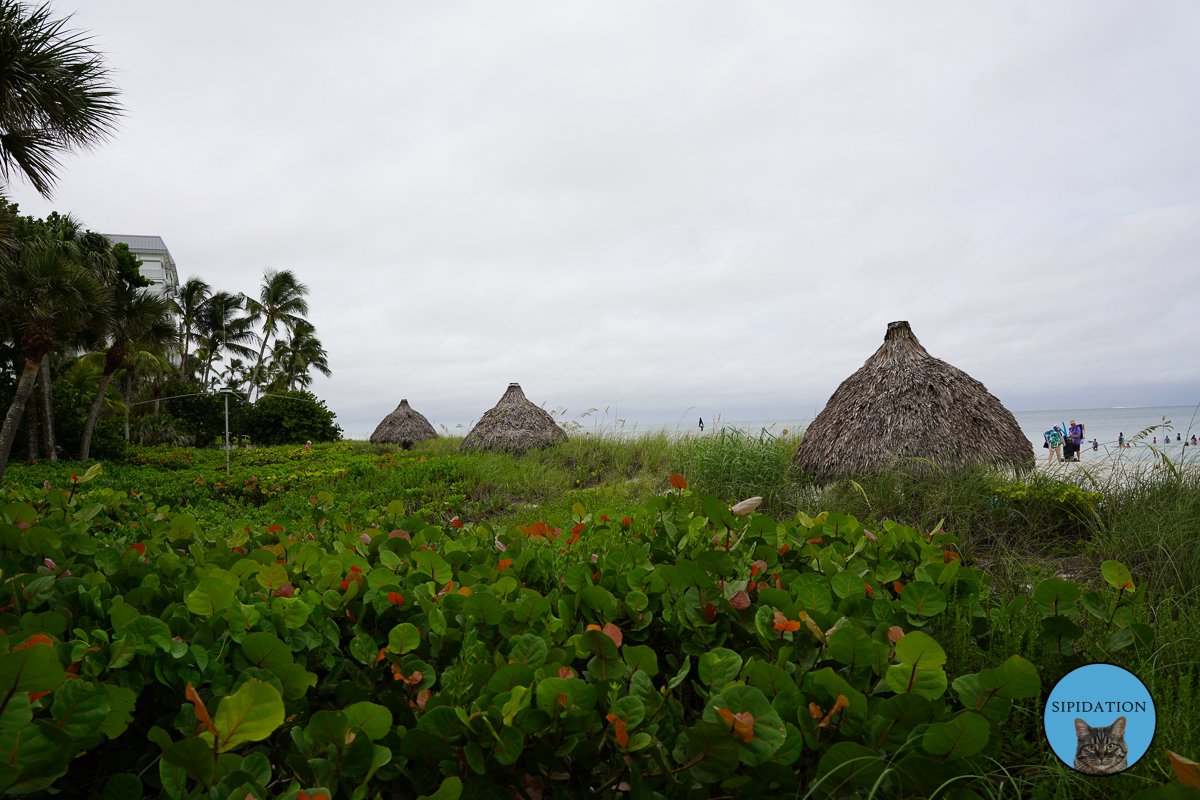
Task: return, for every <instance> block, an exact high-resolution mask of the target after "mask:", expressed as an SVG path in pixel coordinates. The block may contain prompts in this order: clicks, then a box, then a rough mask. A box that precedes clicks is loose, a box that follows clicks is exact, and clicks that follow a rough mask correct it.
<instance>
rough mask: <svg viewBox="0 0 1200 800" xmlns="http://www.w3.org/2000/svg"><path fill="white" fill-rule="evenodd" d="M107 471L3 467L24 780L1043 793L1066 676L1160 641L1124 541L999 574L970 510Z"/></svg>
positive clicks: (14, 698)
mask: <svg viewBox="0 0 1200 800" xmlns="http://www.w3.org/2000/svg"><path fill="white" fill-rule="evenodd" d="M301 452H302V451H301ZM97 471H98V470H93V471H92V472H90V473H89V474H88V475H85V476H83V478H82V479H81V480H79V481H78V482H72V483H71V484H70V485H68V486H66V487H61V488H57V487H52V488H51V489H50V490H49V491H48V492H47V491H46V490H44V489H43V488H42V487H40V486H39V487H37V488H36V489H23V488H14V489H10V490H8V491H7V492H6V493H5V495H4V496H2V497H0V569H3V575H4V576H5V584H4V586H5V589H6V592H7V591H9V590H11V592H12V594H11V597H12V604H11V605H10V606H9V607H8V608H7V609H5V610H4V611H3V612H0V628H3V630H4V631H5V633H4V634H0V696H2V697H4V698H6V701H5V704H4V705H3V706H0V731H9V732H11V731H17V730H20V731H22V734H21V735H20V736H19V737H17V736H15V735H14V734H12V733H9V734H5V735H2V736H0V755H3V759H2V760H0V787H3V788H4V789H5V790H7V791H9V792H13V791H20V792H25V793H29V792H37V791H42V790H46V789H49V788H50V787H53V788H54V789H55V790H60V789H61V790H65V791H67V792H69V793H71V794H79V795H81V796H82V794H84V793H85V792H88V791H89V789H88V788H87V787H103V790H102V794H103V795H104V796H105V797H122V798H124V797H129V798H138V797H143V796H165V797H168V798H172V800H181V799H182V798H184V797H194V796H207V797H209V798H213V799H215V800H230V799H232V800H240V799H241V798H244V797H246V796H247V795H249V796H253V797H255V798H258V799H259V800H267V798H277V799H278V800H299V799H300V798H301V795H300V794H299V793H300V792H304V794H305V795H307V796H308V797H316V796H318V795H317V793H318V791H323V792H325V793H326V794H327V796H328V797H330V798H331V800H340V798H347V800H351V799H352V798H367V797H376V796H381V795H382V796H396V797H418V796H421V795H425V796H431V797H439V798H444V800H457V798H459V797H477V798H497V800H502V799H503V798H508V797H511V796H514V795H516V796H521V795H523V794H524V795H530V794H533V793H535V792H536V793H540V794H541V795H542V796H543V797H550V796H553V797H562V798H575V797H583V796H601V795H603V796H605V797H609V798H614V797H617V796H623V795H624V792H625V791H626V788H625V787H622V786H621V784H623V783H624V784H627V785H628V791H630V792H632V796H633V797H638V796H641V797H646V798H652V797H662V798H684V797H698V796H704V795H710V794H720V795H721V796H725V795H727V794H729V793H732V792H736V796H738V797H745V798H760V797H768V796H773V797H778V796H783V795H789V796H800V795H802V794H803V795H805V796H812V795H813V794H817V795H820V796H841V797H849V796H852V795H857V796H863V797H865V796H868V795H869V794H872V793H874V796H877V797H896V798H918V797H921V798H924V797H932V796H935V790H936V791H945V790H947V789H953V790H954V791H956V792H957V794H956V795H945V796H965V797H970V796H978V795H979V794H980V793H982V794H985V795H988V796H999V795H998V794H997V793H1001V794H1003V796H1017V794H1019V793H1021V789H1020V788H1018V787H1016V786H1015V782H1016V781H1017V780H1023V778H1021V777H1020V776H1019V775H1018V776H1014V774H1013V771H1011V770H1009V769H1008V764H1007V763H1006V761H1007V759H1008V758H1009V756H1008V754H1009V753H1011V752H1021V753H1025V752H1026V751H1027V749H1028V745H1027V744H1026V742H1029V741H1036V737H1037V725H1036V722H1035V718H1036V714H1035V713H1034V712H1036V711H1037V710H1038V709H1039V708H1040V705H1039V703H1040V701H1041V700H1043V699H1044V698H1045V695H1046V693H1047V692H1048V690H1049V688H1050V686H1052V685H1053V683H1054V681H1055V680H1056V678H1057V677H1059V676H1060V675H1062V674H1063V673H1064V672H1065V671H1066V670H1068V669H1070V668H1072V667H1073V666H1075V665H1078V664H1081V663H1085V662H1087V661H1091V660H1110V661H1122V660H1129V659H1130V658H1141V657H1147V656H1152V655H1153V654H1155V653H1157V652H1158V648H1159V647H1160V646H1163V645H1160V643H1159V642H1157V637H1156V634H1155V631H1154V630H1153V629H1152V628H1151V627H1149V626H1148V625H1147V624H1146V623H1145V621H1144V620H1145V619H1146V616H1145V613H1144V610H1143V609H1142V607H1141V600H1142V598H1143V596H1144V589H1142V588H1140V587H1139V588H1136V589H1135V587H1134V586H1133V578H1132V576H1131V575H1130V574H1129V573H1128V571H1126V570H1125V569H1124V567H1122V566H1121V565H1120V564H1117V563H1115V562H1114V563H1108V564H1105V566H1104V573H1103V578H1104V582H1105V583H1104V585H1103V586H1102V587H1097V588H1095V589H1092V590H1090V591H1087V592H1084V591H1083V590H1082V589H1081V588H1080V587H1079V586H1077V585H1076V584H1074V583H1073V582H1071V581H1067V580H1063V579H1061V578H1049V579H1046V580H1042V581H1039V582H1037V584H1036V585H1035V586H1034V587H1032V591H1031V593H1030V596H1020V597H1016V598H1001V597H996V596H994V595H993V594H992V592H991V589H990V584H989V580H988V577H987V575H986V574H984V573H983V572H981V571H980V570H979V569H977V568H974V567H971V566H969V565H967V564H965V563H964V562H963V561H962V560H961V558H960V557H959V556H958V553H957V548H958V541H957V539H956V538H955V537H954V536H951V535H949V534H946V533H944V532H942V531H934V532H931V533H921V532H920V531H918V530H916V529H913V528H908V527H906V526H903V525H899V524H896V523H886V524H883V525H881V526H879V527H877V529H876V530H875V531H870V530H867V529H866V528H864V527H863V525H862V524H861V523H859V522H858V521H857V520H855V519H854V518H852V517H849V516H846V515H844V514H821V515H818V516H817V517H815V518H812V517H807V516H804V515H798V518H797V519H796V520H795V521H792V522H784V523H779V522H776V521H775V520H773V519H770V518H769V517H766V516H761V515H757V514H749V515H746V516H734V515H733V514H732V513H731V509H730V508H729V507H728V506H726V505H725V504H724V503H722V502H721V501H720V500H718V499H717V498H715V497H711V496H709V497H699V496H691V497H689V496H688V494H689V493H687V492H686V491H685V490H684V489H682V488H681V489H680V490H679V491H676V492H672V493H670V494H669V495H667V496H660V497H655V498H653V499H652V500H651V501H650V502H648V503H647V504H646V506H645V507H643V508H640V509H637V510H635V511H633V512H632V513H631V514H630V515H629V516H628V517H624V518H621V519H617V518H616V517H615V516H613V515H611V514H610V513H608V512H605V511H601V510H599V509H594V510H592V511H590V512H589V511H588V510H587V509H585V508H583V507H582V506H577V507H576V508H575V509H573V513H574V517H573V518H572V519H569V520H566V521H561V522H560V521H551V522H550V523H548V524H546V523H535V524H532V525H528V526H524V525H522V526H516V527H513V528H508V527H504V526H491V525H472V524H467V525H465V526H460V525H459V524H457V523H455V524H450V525H444V526H442V525H433V524H430V522H429V521H428V520H427V519H426V518H425V517H424V516H423V515H420V514H411V513H409V511H408V510H407V509H406V507H405V504H404V503H403V502H401V501H398V500H397V501H394V502H391V503H388V504H387V505H386V506H384V507H371V508H362V507H359V508H357V509H351V508H341V507H339V506H338V504H337V502H336V499H335V497H334V495H333V494H332V493H330V492H326V491H319V492H316V493H315V494H314V495H313V496H312V497H311V499H310V501H309V502H308V504H307V506H306V508H304V509H302V510H300V509H298V510H297V513H296V515H295V516H293V517H292V518H290V519H286V520H280V521H279V522H278V523H277V524H271V525H268V524H262V525H257V524H253V523H249V522H248V521H246V520H230V521H226V522H217V523H206V522H204V521H201V520H198V519H197V518H196V517H195V516H193V515H190V514H187V513H181V512H176V511H172V510H171V509H169V508H167V507H165V506H162V505H159V504H158V503H157V502H156V501H155V499H154V498H152V497H149V496H147V495H146V494H145V493H141V492H138V493H130V494H126V493H124V492H114V491H113V490H111V489H108V488H105V489H99V490H93V491H91V492H87V493H85V492H84V490H85V489H86V488H87V486H86V482H87V481H89V480H92V479H95V478H96V473H97ZM693 504H698V505H699V508H701V509H702V510H703V514H697V513H692V512H688V511H686V510H685V509H686V508H687V507H690V506H692V505H693ZM1164 644H1165V643H1164ZM1016 649H1020V650H1021V653H1020V654H1017V653H1016V652H1014V651H1015V650H1016ZM1035 665H1036V666H1035ZM135 710H136V713H135ZM1150 760H1151V759H1150V758H1147V759H1146V761H1147V766H1146V767H1142V765H1140V764H1139V765H1138V766H1136V767H1135V768H1134V770H1131V772H1132V773H1135V774H1133V775H1123V776H1120V777H1118V778H1113V779H1109V780H1107V781H1105V782H1104V784H1103V788H1102V789H1096V791H1101V792H1111V795H1110V796H1122V797H1123V796H1129V795H1131V794H1132V793H1133V788H1131V787H1136V788H1141V787H1143V786H1145V785H1146V784H1147V780H1148V779H1150V780H1154V781H1155V782H1157V773H1155V772H1153V771H1152V770H1151V769H1150V765H1149V762H1150ZM634 787H638V788H636V789H635V788H634ZM939 787H942V788H940V789H939ZM1094 788H1095V787H1094V786H1093V784H1088V785H1087V786H1086V789H1087V790H1093V789H1094ZM972 793H974V794H972ZM1093 796H1095V795H1093Z"/></svg>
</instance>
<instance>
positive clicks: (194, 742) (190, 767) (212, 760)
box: [162, 737, 217, 786]
mask: <svg viewBox="0 0 1200 800" xmlns="http://www.w3.org/2000/svg"><path fill="white" fill-rule="evenodd" d="M162 757H163V761H166V762H167V763H168V764H172V765H174V766H176V767H179V768H180V769H182V770H183V771H184V772H186V773H187V775H188V777H189V778H192V779H194V780H198V781H200V782H201V783H202V784H204V785H205V786H211V785H212V781H213V776H214V775H215V774H216V769H217V758H216V755H215V754H214V753H213V751H212V747H211V746H210V745H209V744H208V742H206V741H204V740H203V739H200V738H198V737H197V738H194V739H182V740H180V741H178V742H175V744H173V745H171V746H170V747H168V748H167V749H166V750H164V751H163V755H162Z"/></svg>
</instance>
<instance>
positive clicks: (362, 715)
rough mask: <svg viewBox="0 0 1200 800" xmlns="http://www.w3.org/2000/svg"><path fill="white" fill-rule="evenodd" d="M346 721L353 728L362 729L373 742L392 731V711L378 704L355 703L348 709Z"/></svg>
mask: <svg viewBox="0 0 1200 800" xmlns="http://www.w3.org/2000/svg"><path fill="white" fill-rule="evenodd" d="M346 720H347V722H348V723H349V726H350V727H352V728H362V730H364V733H366V734H367V736H370V738H371V741H378V740H379V739H383V738H384V736H385V735H388V732H389V730H391V711H389V710H388V709H386V708H384V706H382V705H377V704H376V703H367V702H366V700H364V702H361V703H355V704H354V705H350V706H348V708H347V709H346Z"/></svg>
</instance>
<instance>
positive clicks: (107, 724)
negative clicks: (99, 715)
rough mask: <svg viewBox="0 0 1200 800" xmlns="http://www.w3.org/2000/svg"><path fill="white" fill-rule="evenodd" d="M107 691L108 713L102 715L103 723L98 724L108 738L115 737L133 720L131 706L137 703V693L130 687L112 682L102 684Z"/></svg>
mask: <svg viewBox="0 0 1200 800" xmlns="http://www.w3.org/2000/svg"><path fill="white" fill-rule="evenodd" d="M103 686H104V688H105V690H106V691H107V692H108V714H106V715H105V717H104V724H103V725H101V726H100V730H101V731H103V732H104V735H105V736H107V737H108V738H109V739H116V738H117V737H118V736H120V735H121V734H122V733H124V732H125V729H126V728H128V727H129V723H130V722H133V707H134V704H136V703H137V695H136V694H134V693H133V690H132V689H127V688H125V687H124V686H113V685H112V684H103Z"/></svg>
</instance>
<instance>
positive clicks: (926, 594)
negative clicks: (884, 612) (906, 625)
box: [900, 581, 946, 641]
mask: <svg viewBox="0 0 1200 800" xmlns="http://www.w3.org/2000/svg"><path fill="white" fill-rule="evenodd" d="M900 605H901V606H902V607H903V608H904V610H905V611H907V612H908V613H910V614H915V615H919V616H922V617H932V616H934V615H935V614H940V613H942V612H943V611H945V610H946V595H945V594H943V593H942V590H941V589H939V588H937V587H936V586H934V585H933V584H932V583H928V582H926V581H913V582H912V583H910V584H909V585H908V586H905V587H904V591H903V592H902V593H901V595H900ZM905 638H908V637H905ZM901 641H903V640H901Z"/></svg>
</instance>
